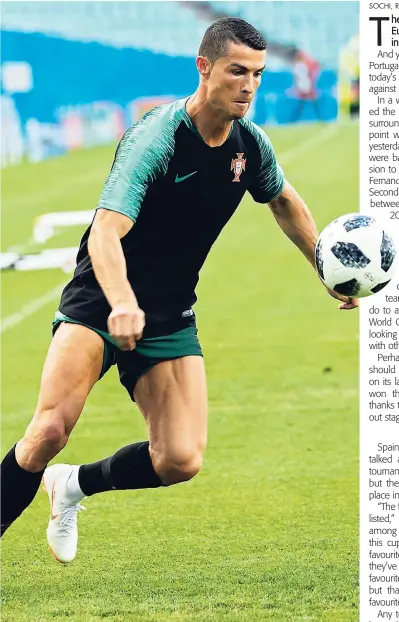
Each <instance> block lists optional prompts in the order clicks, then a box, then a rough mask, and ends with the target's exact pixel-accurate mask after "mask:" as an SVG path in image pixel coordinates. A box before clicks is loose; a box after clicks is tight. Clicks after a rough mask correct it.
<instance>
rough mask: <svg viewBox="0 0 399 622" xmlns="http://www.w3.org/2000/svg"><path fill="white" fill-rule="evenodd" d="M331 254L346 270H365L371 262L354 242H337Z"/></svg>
mask: <svg viewBox="0 0 399 622" xmlns="http://www.w3.org/2000/svg"><path fill="white" fill-rule="evenodd" d="M331 252H332V253H333V255H335V257H336V258H337V259H339V261H340V262H341V263H342V265H343V266H345V267H346V268H365V267H366V266H367V265H368V264H369V263H370V261H371V260H370V259H369V258H368V257H366V255H365V254H364V253H362V251H361V250H360V248H359V247H358V246H356V244H353V242H337V243H336V244H334V246H333V247H332V248H331Z"/></svg>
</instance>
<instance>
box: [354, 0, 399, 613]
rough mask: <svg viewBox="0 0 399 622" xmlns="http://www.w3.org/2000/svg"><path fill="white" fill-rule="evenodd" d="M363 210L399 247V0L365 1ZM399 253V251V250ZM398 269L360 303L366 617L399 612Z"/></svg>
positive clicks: (363, 601)
mask: <svg viewBox="0 0 399 622" xmlns="http://www.w3.org/2000/svg"><path fill="white" fill-rule="evenodd" d="M360 10H361V16H360V23H361V34H362V37H361V63H360V67H361V71H360V75H361V80H360V83H361V91H360V93H361V99H360V108H361V131H360V134H361V139H360V153H361V156H360V173H361V175H360V183H361V195H360V196H361V207H360V209H361V211H363V212H365V213H367V214H370V215H373V216H375V217H377V218H379V219H381V220H382V221H383V222H384V225H385V226H386V230H387V232H388V233H389V235H390V236H391V237H392V239H393V240H394V243H395V245H396V247H397V248H399V88H398V86H399V3H395V2H386V3H369V2H363V0H362V1H361V2H360ZM398 255H399V253H398ZM398 335H399V273H398V272H397V273H396V275H395V277H394V278H393V279H392V281H391V282H390V283H389V284H388V285H386V286H385V288H384V289H382V290H381V291H380V292H379V293H378V294H376V295H375V296H373V297H371V298H367V299H364V300H363V301H362V303H361V309H360V342H361V346H360V352H361V359H360V361H361V363H360V370H361V371H360V374H361V378H360V493H361V511H360V543H361V546H360V549H361V550H360V586H361V595H360V620H361V621H362V622H374V621H379V620H399V535H398V527H399V339H398Z"/></svg>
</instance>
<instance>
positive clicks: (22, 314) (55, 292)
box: [0, 283, 65, 333]
mask: <svg viewBox="0 0 399 622" xmlns="http://www.w3.org/2000/svg"><path fill="white" fill-rule="evenodd" d="M64 287H65V283H62V284H60V285H57V287H55V288H54V289H50V291H48V292H46V293H45V294H43V296H40V298H35V299H34V300H32V301H31V302H30V303H29V304H27V305H25V307H22V309H21V310H20V311H17V313H13V314H12V315H8V316H7V317H5V318H4V320H3V321H2V322H1V326H0V333H5V332H6V331H7V330H9V329H10V328H13V327H14V326H17V324H20V323H21V322H23V321H24V320H26V318H28V317H29V316H30V315H33V314H34V313H36V311H39V310H40V309H41V308H42V307H45V306H46V305H47V304H48V303H49V302H52V301H53V300H54V299H55V298H58V296H60V294H61V291H62V290H63V288H64Z"/></svg>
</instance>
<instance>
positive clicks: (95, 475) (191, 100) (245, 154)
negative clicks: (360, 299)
mask: <svg viewBox="0 0 399 622" xmlns="http://www.w3.org/2000/svg"><path fill="white" fill-rule="evenodd" d="M265 58H266V42H265V40H264V38H263V36H262V35H261V34H260V33H259V32H258V31H257V30H256V29H255V28H254V27H252V26H251V25H250V24H248V23H246V22H244V21H243V20H241V19H237V18H222V19H220V20H218V21H217V22H215V23H214V24H212V25H211V26H210V27H209V28H208V30H207V31H206V33H205V35H204V37H203V40H202V42H201V46H200V50H199V56H198V58H197V60H196V65H197V69H198V72H199V77H200V84H199V87H198V89H197V91H196V92H195V93H194V94H193V95H192V96H191V97H188V98H186V99H182V100H179V101H176V102H174V103H172V104H167V105H163V106H159V107H157V108H155V109H153V110H152V111H150V112H149V113H147V114H146V115H145V116H144V117H143V118H142V119H141V120H140V121H138V122H137V123H136V124H135V125H133V127H131V128H130V129H129V130H127V132H126V133H125V135H124V137H123V138H122V140H121V142H120V144H119V146H118V149H117V151H116V155H115V159H114V162H113V165H112V169H111V172H110V174H109V176H108V178H107V180H106V182H105V186H104V189H103V192H102V195H101V198H100V201H99V204H98V208H97V211H96V214H95V217H94V219H93V222H92V224H91V226H90V227H89V228H88V230H87V231H86V233H85V234H84V235H83V238H82V241H81V244H80V249H79V253H78V256H77V267H76V270H75V273H74V276H73V278H72V280H71V281H70V283H69V284H68V285H67V286H66V287H65V289H64V291H63V294H62V297H61V302H60V306H59V311H58V312H57V313H56V317H55V321H54V323H53V334H54V337H53V340H52V342H51V345H50V348H49V352H48V355H47V359H46V362H45V365H44V371H43V376H42V381H41V387H40V393H39V399H38V404H37V408H36V412H35V414H34V417H33V419H32V421H31V422H30V424H29V426H28V428H27V430H26V432H25V435H24V437H23V438H22V439H21V440H20V441H19V442H18V443H17V444H16V445H15V446H14V447H13V448H12V449H11V450H10V451H9V453H8V454H7V455H6V456H5V458H4V460H3V464H2V532H4V531H5V530H6V529H7V528H8V527H9V526H10V525H11V524H12V523H13V521H15V520H16V518H17V517H18V516H20V514H21V513H22V512H23V511H24V509H25V508H26V507H28V506H29V504H30V503H31V502H32V500H33V498H34V497H35V495H36V492H37V490H38V488H39V485H40V481H41V479H42V478H43V482H44V485H45V487H46V489H47V492H48V494H49V498H50V509H51V511H50V521H49V526H48V530H47V537H48V541H49V545H50V548H51V550H52V552H53V554H54V556H55V557H56V559H58V560H59V561H61V562H70V561H72V560H73V559H74V557H75V555H76V548H77V539H78V532H77V513H78V511H79V510H80V509H81V507H82V506H81V505H80V501H81V500H82V499H83V498H84V497H85V496H90V495H94V494H96V493H99V492H104V491H107V490H127V489H130V490H133V489H139V488H155V487H158V486H170V485H172V484H177V483H179V482H184V481H186V480H189V479H191V478H192V477H194V476H195V475H196V473H198V471H199V469H200V467H201V462H202V457H203V453H204V449H205V444H206V427H207V395H206V380H205V371H204V364H203V359H202V353H201V347H200V344H199V341H198V337H197V328H196V321H195V315H194V311H193V309H192V306H193V304H194V303H195V301H196V296H195V293H194V290H195V287H196V284H197V282H198V273H199V270H200V268H201V266H202V265H203V263H204V261H205V259H206V257H207V254H208V253H209V250H210V248H211V247H212V245H213V243H214V242H215V240H216V239H217V237H218V235H219V234H220V232H221V230H222V229H223V227H224V225H225V224H226V223H227V221H228V220H229V219H230V217H231V216H232V215H233V213H234V212H235V210H236V209H237V207H238V205H239V203H240V201H241V199H242V198H243V196H244V194H245V192H246V191H247V190H248V191H249V192H250V194H251V195H252V197H253V198H254V200H255V201H257V202H259V203H265V204H269V206H270V208H271V210H272V212H273V215H274V216H275V218H276V220H277V222H278V224H279V225H280V227H281V229H282V230H283V232H284V233H285V234H286V235H287V236H288V237H289V238H290V239H291V240H292V241H293V242H294V243H295V244H296V245H297V246H298V248H299V250H300V251H301V252H302V253H303V254H304V255H305V257H306V258H307V259H308V260H309V262H310V263H311V264H312V266H314V249H315V243H316V239H317V232H316V227H315V224H314V222H313V219H312V217H311V215H310V213H309V210H308V208H307V207H306V205H305V203H304V202H303V201H302V199H301V198H300V197H299V196H298V194H297V193H296V192H295V190H294V189H293V188H292V186H291V185H290V184H289V183H288V182H287V181H285V179H284V176H283V172H282V170H281V169H280V167H279V166H278V164H277V161H276V157H275V154H274V151H273V148H272V145H271V144H270V141H269V139H268V138H267V136H266V135H265V134H264V133H263V131H261V130H260V129H259V128H258V127H257V126H256V125H254V124H253V123H251V122H250V121H248V120H246V119H245V114H246V112H247V111H248V108H249V106H250V104H251V100H252V99H253V97H254V95H255V93H256V91H257V89H258V86H259V84H260V81H261V76H262V72H263V71H264V69H265ZM330 294H332V295H334V296H335V297H336V298H338V299H339V300H341V301H342V302H341V305H340V308H341V309H353V308H355V307H356V306H357V301H356V300H352V299H348V298H345V297H341V296H338V295H335V294H334V293H333V292H330ZM114 364H116V365H117V367H118V371H119V376H120V381H121V383H122V385H123V386H124V387H125V388H126V389H127V391H128V393H129V395H130V397H131V399H132V400H134V401H135V402H136V403H137V405H138V407H139V409H140V411H141V412H142V414H143V416H144V418H145V421H146V423H147V427H148V436H149V441H142V442H139V443H133V444H131V445H128V446H127V447H123V448H122V449H119V451H117V452H116V453H115V454H114V455H113V456H110V457H108V458H105V459H104V460H100V461H99V462H95V463H93V464H84V465H81V466H73V465H65V464H64V465H63V464H55V465H53V466H50V467H49V468H46V467H47V464H48V462H49V461H50V460H52V459H53V458H54V456H56V455H57V454H58V453H59V452H60V451H61V450H62V448H63V447H65V445H66V443H67V441H68V438H69V435H70V434H71V432H72V430H73V428H74V426H75V424H76V422H77V420H78V418H79V416H80V413H81V412H82V409H83V406H84V403H85V400H86V398H87V396H88V394H89V392H90V390H91V389H92V387H93V385H94V384H95V383H96V382H97V380H98V379H99V378H101V377H102V376H103V375H104V374H105V373H106V372H107V370H108V369H109V368H110V367H111V366H112V365H114Z"/></svg>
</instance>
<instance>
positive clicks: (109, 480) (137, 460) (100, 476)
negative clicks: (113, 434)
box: [78, 441, 163, 496]
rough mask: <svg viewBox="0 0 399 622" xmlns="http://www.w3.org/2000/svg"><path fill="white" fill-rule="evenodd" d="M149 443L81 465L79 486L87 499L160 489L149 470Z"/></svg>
mask: <svg viewBox="0 0 399 622" xmlns="http://www.w3.org/2000/svg"><path fill="white" fill-rule="evenodd" d="M149 446H150V444H149V442H148V441H144V442H142V443H134V444H133V445H127V446H126V447H122V449H119V451H117V452H116V454H114V455H113V456H111V457H110V458H105V459H104V460H99V461H98V462H93V463H92V464H83V465H82V466H81V467H80V469H79V476H78V479H79V486H80V487H81V489H82V492H84V494H85V495H86V496H90V495H94V494H96V493H97V492H105V491H106V490H133V489H139V488H158V487H159V486H163V484H162V482H161V480H160V479H159V477H158V475H157V474H156V473H155V471H154V467H153V466H152V462H151V457H150V452H149Z"/></svg>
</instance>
